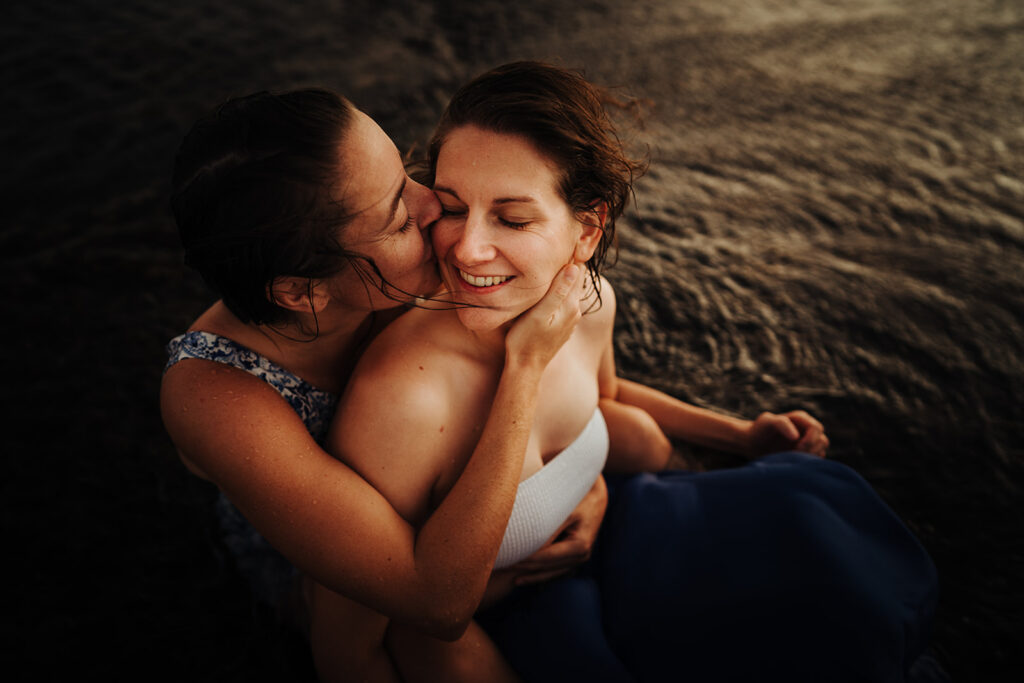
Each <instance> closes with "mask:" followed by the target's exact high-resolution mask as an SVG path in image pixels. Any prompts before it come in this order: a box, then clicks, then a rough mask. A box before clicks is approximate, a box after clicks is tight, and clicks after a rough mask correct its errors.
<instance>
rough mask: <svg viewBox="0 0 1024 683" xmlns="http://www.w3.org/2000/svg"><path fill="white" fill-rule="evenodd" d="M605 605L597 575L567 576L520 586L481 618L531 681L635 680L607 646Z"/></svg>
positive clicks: (632, 682)
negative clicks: (593, 577) (534, 584)
mask: <svg viewBox="0 0 1024 683" xmlns="http://www.w3.org/2000/svg"><path fill="white" fill-rule="evenodd" d="M602 604H603V600H602V597H601V591H600V589H599V587H598V585H597V582H596V581H594V579H592V578H590V577H588V576H569V577H565V578H561V579H554V580H552V581H549V582H547V583H543V584H539V585H537V586H527V587H523V588H520V589H517V590H516V591H515V592H514V593H512V595H510V596H509V597H508V598H506V599H505V600H503V601H501V602H500V603H498V604H497V605H495V606H494V607H492V608H490V609H488V610H486V611H484V612H480V613H478V618H479V620H480V623H481V625H482V626H483V627H484V628H485V629H487V632H488V634H489V635H490V636H491V637H492V638H494V641H495V642H496V643H497V644H498V647H500V648H501V651H502V652H503V653H504V654H505V656H506V657H507V658H508V660H509V662H510V663H511V664H512V665H513V666H515V668H516V671H518V672H519V674H520V675H521V676H522V677H523V678H524V679H525V680H527V681H530V683H548V682H549V681H550V683H563V682H564V681H587V682H588V683H635V679H634V678H633V676H632V675H631V674H630V673H629V672H628V671H627V670H626V668H625V667H624V666H623V664H622V661H620V659H619V657H618V655H617V654H616V652H615V651H613V650H612V648H611V646H610V645H609V642H608V639H607V637H606V635H605V629H604V616H603V614H602V612H603V608H602ZM667 680H671V679H667Z"/></svg>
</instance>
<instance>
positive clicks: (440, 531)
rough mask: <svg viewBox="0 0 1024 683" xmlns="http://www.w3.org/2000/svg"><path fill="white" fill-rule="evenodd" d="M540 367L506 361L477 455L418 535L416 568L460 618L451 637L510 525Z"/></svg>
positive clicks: (478, 594) (479, 592)
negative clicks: (507, 363)
mask: <svg viewBox="0 0 1024 683" xmlns="http://www.w3.org/2000/svg"><path fill="white" fill-rule="evenodd" d="M542 370H543V368H538V367H536V366H535V365H529V364H523V365H520V364H509V365H507V366H506V368H505V371H504V372H503V374H502V376H501V380H500V381H499V384H498V388H497V392H496V394H495V397H494V402H493V404H492V407H491V411H490V414H489V416H488V418H487V421H486V423H485V426H484V429H483V432H482V434H481V436H480V440H479V441H478V443H477V446H476V448H475V450H474V451H473V454H472V456H471V457H470V459H469V461H468V463H467V464H466V467H465V469H464V470H463V472H462V474H461V475H460V476H459V479H458V481H457V482H456V483H455V485H454V486H453V487H452V489H451V491H449V493H448V495H447V496H446V497H445V498H444V500H443V501H442V502H441V504H440V505H439V506H438V508H437V509H436V510H435V511H434V513H433V514H432V515H431V516H430V518H429V519H428V520H427V522H426V523H425V524H424V525H423V527H422V528H421V529H420V531H419V533H418V534H417V537H416V547H415V560H416V566H417V570H418V572H419V573H420V574H421V576H422V577H423V579H424V581H423V583H424V584H425V585H427V586H430V587H431V590H433V591H434V593H433V594H434V595H435V596H436V599H437V600H438V601H440V602H441V603H442V604H446V605H448V608H449V614H450V615H452V620H453V622H455V623H454V625H453V626H452V631H451V633H450V635H452V636H456V635H458V633H460V632H461V630H460V629H464V628H465V626H466V625H467V624H468V623H469V620H470V618H471V617H472V614H473V612H474V611H475V610H476V608H477V606H478V604H479V602H480V600H481V598H482V596H483V594H484V590H485V588H486V586H487V580H488V577H489V575H490V572H491V568H492V567H493V565H494V560H495V557H496V556H497V553H498V548H499V546H500V545H501V540H502V537H503V536H504V533H505V527H506V526H507V525H508V519H509V516H510V515H511V513H512V506H513V503H514V502H515V495H516V490H517V487H518V484H519V478H520V475H521V473H522V466H523V457H524V454H525V453H526V446H527V442H528V441H529V437H530V430H531V427H532V425H533V420H534V415H535V412H536V406H537V392H538V386H539V383H540V376H541V374H542ZM442 630H444V629H443V628H442Z"/></svg>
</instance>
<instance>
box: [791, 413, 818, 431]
mask: <svg viewBox="0 0 1024 683" xmlns="http://www.w3.org/2000/svg"><path fill="white" fill-rule="evenodd" d="M786 417H788V418H789V419H790V420H792V421H793V424H795V425H796V426H797V427H798V428H800V427H803V428H805V429H810V428H812V427H816V428H817V429H818V430H819V431H820V432H822V433H824V432H825V425H823V424H821V423H820V422H818V421H817V420H816V419H814V417H812V416H811V414H810V413H808V412H806V411H804V410H792V411H790V412H788V413H786ZM801 431H803V430H802V429H801Z"/></svg>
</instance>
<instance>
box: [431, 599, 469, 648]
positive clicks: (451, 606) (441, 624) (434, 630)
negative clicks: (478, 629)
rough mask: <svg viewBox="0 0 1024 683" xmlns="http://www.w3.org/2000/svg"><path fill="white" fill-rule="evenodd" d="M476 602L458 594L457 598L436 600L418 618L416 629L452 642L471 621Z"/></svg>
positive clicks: (462, 632)
mask: <svg viewBox="0 0 1024 683" xmlns="http://www.w3.org/2000/svg"><path fill="white" fill-rule="evenodd" d="M477 606H478V603H477V602H470V601H467V600H465V599H464V597H463V596H460V597H459V598H458V599H447V600H437V601H435V602H434V603H433V604H432V605H430V606H429V607H428V608H427V613H426V614H424V615H423V616H422V618H421V619H419V620H418V621H419V624H418V625H417V627H418V629H419V630H420V631H422V632H423V633H426V634H427V635H430V636H432V637H434V638H437V639H438V640H444V641H447V642H453V641H456V640H458V639H459V638H461V637H462V635H463V634H464V633H465V632H466V629H468V628H469V625H470V623H472V621H473V615H474V614H475V613H476V609H477Z"/></svg>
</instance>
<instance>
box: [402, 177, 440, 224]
mask: <svg viewBox="0 0 1024 683" xmlns="http://www.w3.org/2000/svg"><path fill="white" fill-rule="evenodd" d="M405 191H406V193H407V194H408V196H409V197H410V199H409V200H408V201H409V211H410V212H411V213H412V214H413V215H414V216H415V217H416V224H417V226H418V227H419V229H420V230H426V229H427V228H429V227H430V226H431V225H433V224H434V223H435V222H436V221H437V219H438V218H440V217H441V202H439V201H438V199H437V195H436V194H434V191H433V190H431V189H430V188H428V187H424V186H423V185H420V184H419V183H417V182H416V181H415V180H413V179H412V178H410V179H409V180H408V181H406V184H405Z"/></svg>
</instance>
